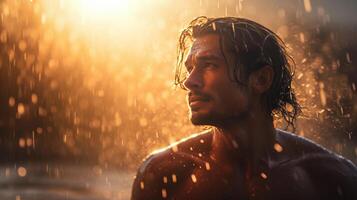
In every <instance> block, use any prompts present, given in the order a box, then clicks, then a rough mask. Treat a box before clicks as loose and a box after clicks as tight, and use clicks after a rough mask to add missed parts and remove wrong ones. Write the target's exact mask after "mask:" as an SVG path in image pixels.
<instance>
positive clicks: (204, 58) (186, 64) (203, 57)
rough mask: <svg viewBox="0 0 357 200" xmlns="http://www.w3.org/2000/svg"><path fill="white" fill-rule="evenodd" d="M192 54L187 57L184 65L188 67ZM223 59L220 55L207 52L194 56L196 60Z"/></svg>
mask: <svg viewBox="0 0 357 200" xmlns="http://www.w3.org/2000/svg"><path fill="white" fill-rule="evenodd" d="M192 59H193V56H190V57H188V59H187V60H186V61H185V66H186V67H188V66H190V65H191V62H192ZM221 59H223V58H222V57H221V56H218V55H215V54H207V55H201V56H200V55H198V56H196V60H198V61H217V60H221Z"/></svg>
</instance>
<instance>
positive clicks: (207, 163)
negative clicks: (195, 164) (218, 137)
mask: <svg viewBox="0 0 357 200" xmlns="http://www.w3.org/2000/svg"><path fill="white" fill-rule="evenodd" d="M205 166H206V170H207V171H209V170H211V166H210V164H209V162H206V163H205Z"/></svg>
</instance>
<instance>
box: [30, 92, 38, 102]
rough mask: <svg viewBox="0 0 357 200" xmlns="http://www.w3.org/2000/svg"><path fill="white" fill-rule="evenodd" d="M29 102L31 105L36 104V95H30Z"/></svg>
mask: <svg viewBox="0 0 357 200" xmlns="http://www.w3.org/2000/svg"><path fill="white" fill-rule="evenodd" d="M31 102H32V103H33V104H37V102H38V96H37V95H36V94H32V95H31Z"/></svg>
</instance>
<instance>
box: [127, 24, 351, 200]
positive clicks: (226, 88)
mask: <svg viewBox="0 0 357 200" xmlns="http://www.w3.org/2000/svg"><path fill="white" fill-rule="evenodd" d="M178 48H179V56H178V65H177V69H176V83H177V84H178V85H181V86H182V87H183V88H184V89H186V90H187V91H188V95H187V96H188V104H189V108H190V119H191V121H192V123H193V124H194V125H208V126H211V127H212V129H211V130H209V131H206V132H204V133H200V134H197V135H194V136H192V137H189V138H187V139H184V140H183V141H180V142H178V143H176V144H173V145H171V146H170V147H168V148H166V149H163V150H161V151H159V152H156V153H154V154H152V155H150V156H149V157H148V158H147V159H146V160H145V161H144V163H143V164H142V166H141V167H140V169H139V171H138V173H137V176H136V178H135V181H134V184H133V190H132V199H133V200H139V199H140V200H141V199H146V200H151V199H153V200H154V199H155V200H157V199H185V200H186V199H217V200H221V199H227V200H230V199H289V200H290V199H357V192H356V191H357V190H356V189H357V170H356V167H355V166H354V165H353V164H352V163H351V162H350V161H348V160H346V159H344V158H342V157H341V156H338V155H336V154H334V153H332V152H330V151H328V150H326V149H324V148H323V147H321V146H319V145H317V144H315V143H313V142H311V141H309V140H307V139H304V138H301V137H298V136H296V135H293V134H291V133H288V132H284V131H281V130H278V129H275V128H274V124H273V117H272V116H273V114H280V115H281V116H282V117H283V119H284V120H285V121H286V122H287V124H288V125H290V126H292V127H293V128H294V120H295V119H296V117H297V115H298V113H299V111H300V107H299V104H298V103H297V101H296V99H295V94H294V92H293V90H292V88H291V80H292V72H291V70H292V69H291V64H290V63H291V62H289V61H290V57H289V56H287V53H286V50H285V47H284V44H283V42H282V41H281V39H280V38H279V37H278V36H277V35H276V34H274V33H273V32H272V31H270V30H269V29H267V28H265V27H264V26H262V25H260V24H258V23H256V22H253V21H250V20H247V19H242V18H233V17H226V18H206V17H199V18H197V19H195V20H193V21H192V22H191V23H190V25H189V26H188V27H187V28H186V29H185V30H183V32H182V33H181V36H180V39H179V47H178ZM188 50H189V53H188V54H187V53H186V52H187V51H188ZM184 58H185V60H184ZM182 65H184V66H185V67H186V71H187V74H186V75H183V71H184V70H183V69H182Z"/></svg>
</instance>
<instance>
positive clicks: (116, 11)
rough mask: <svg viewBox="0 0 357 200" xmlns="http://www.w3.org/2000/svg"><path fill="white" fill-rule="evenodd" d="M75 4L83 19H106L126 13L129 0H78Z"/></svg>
mask: <svg viewBox="0 0 357 200" xmlns="http://www.w3.org/2000/svg"><path fill="white" fill-rule="evenodd" d="M77 6H78V8H79V10H80V12H81V15H82V17H84V18H85V19H106V18H112V17H115V16H118V15H122V14H124V13H126V12H127V11H128V9H129V0H80V1H79V2H78V5H77Z"/></svg>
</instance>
